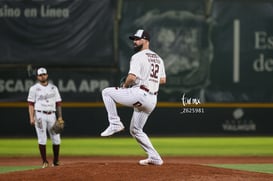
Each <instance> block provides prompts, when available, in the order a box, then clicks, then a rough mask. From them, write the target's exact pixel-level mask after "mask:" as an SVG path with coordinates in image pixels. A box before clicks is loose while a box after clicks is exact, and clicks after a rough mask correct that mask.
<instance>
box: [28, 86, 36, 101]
mask: <svg viewBox="0 0 273 181" xmlns="http://www.w3.org/2000/svg"><path fill="white" fill-rule="evenodd" d="M27 102H35V89H34V87H30V89H29V92H28V97H27Z"/></svg>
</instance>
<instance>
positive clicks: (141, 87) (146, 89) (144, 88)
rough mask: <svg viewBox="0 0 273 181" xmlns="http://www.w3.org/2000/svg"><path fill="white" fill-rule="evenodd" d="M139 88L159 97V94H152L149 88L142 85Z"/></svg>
mask: <svg viewBox="0 0 273 181" xmlns="http://www.w3.org/2000/svg"><path fill="white" fill-rule="evenodd" d="M139 88H140V89H142V90H144V91H145V92H148V93H149V94H152V95H157V92H150V90H149V89H148V88H147V87H145V86H144V85H141V86H140V87H139Z"/></svg>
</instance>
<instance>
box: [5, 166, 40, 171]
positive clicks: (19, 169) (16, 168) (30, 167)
mask: <svg viewBox="0 0 273 181" xmlns="http://www.w3.org/2000/svg"><path fill="white" fill-rule="evenodd" d="M37 168H41V167H40V166H39V167H38V166H0V173H6V172H15V171H23V170H32V169H37Z"/></svg>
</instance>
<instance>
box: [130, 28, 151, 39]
mask: <svg viewBox="0 0 273 181" xmlns="http://www.w3.org/2000/svg"><path fill="white" fill-rule="evenodd" d="M129 39H130V40H135V39H146V40H148V41H150V34H149V33H148V32H147V31H145V30H143V29H139V30H137V32H136V33H135V34H134V35H132V36H129Z"/></svg>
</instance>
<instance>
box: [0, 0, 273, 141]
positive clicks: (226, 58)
mask: <svg viewBox="0 0 273 181" xmlns="http://www.w3.org/2000/svg"><path fill="white" fill-rule="evenodd" d="M272 17H273V2H272V1H271V0H263V1H259V0H252V1H249V2H248V1H245V0H237V1H228V0H214V1H209V0H195V1H192V0H183V1H179V0H170V1H164V0H149V1H139V0H117V1H111V0H98V1H94V0H78V1H72V0H71V1H70V0H67V1H36V0H30V1H28V2H27V3H26V2H24V1H20V0H19V1H10V0H3V1H1V2H0V26H1V27H2V28H1V29H0V39H1V41H0V50H1V51H0V115H1V118H0V120H1V125H3V126H1V127H0V135H1V136H5V135H9V136H10V135H18V136H19V135H29V134H30V133H32V130H31V128H30V127H29V125H28V115H27V107H26V106H27V105H24V106H23V105H22V104H24V103H26V98H27V93H28V89H29V87H30V86H31V85H32V84H33V83H34V82H35V76H34V73H35V69H36V68H37V67H38V66H46V67H47V69H48V72H49V79H50V81H52V82H53V83H54V84H56V85H57V86H58V88H59V90H60V92H61V95H62V98H63V102H64V117H65V119H67V123H68V124H67V130H66V133H65V134H67V135H69V136H70V135H71V136H75V135H99V134H98V133H99V132H100V131H101V130H103V129H104V128H105V127H106V126H107V121H106V112H105V110H104V107H103V106H97V104H100V105H101V104H102V99H101V90H102V89H103V88H105V87H108V86H117V85H119V80H120V78H121V77H122V76H123V75H126V74H127V71H128V68H129V60H130V56H131V55H132V53H133V51H132V42H131V41H129V40H128V36H129V35H130V34H132V33H133V32H135V30H136V29H138V28H145V29H147V30H148V31H149V32H150V33H151V38H152V41H151V48H152V49H153V50H155V51H156V52H158V53H159V54H160V55H161V56H162V58H163V59H164V60H165V67H166V73H167V84H166V85H163V86H161V88H160V93H159V95H158V101H159V105H160V106H159V107H158V108H157V109H156V110H155V112H154V113H153V114H152V116H151V120H150V121H149V122H148V123H147V126H146V129H147V131H149V132H150V133H152V134H162V135H166V134H168V135H169V134H170V135H176V134H179V135H183V134H191V135H195V134H215V135H216V134H224V135H226V134H228V135H234V134H236V135H237V134H239V135H241V134H247V135H263V134H273V132H272V131H270V130H269V128H270V127H272V126H270V120H272V113H271V110H272V108H273V57H272V50H273V26H272V21H273V18H272ZM18 105H21V106H18ZM67 105H69V106H67ZM196 106H197V107H198V108H200V109H196V110H195V109H188V108H192V107H196ZM125 110H126V111H125ZM183 110H185V111H186V112H185V113H181V112H183ZM199 110H201V112H202V113H199V112H198V111H199ZM121 113H122V114H121V115H122V116H125V117H126V118H125V119H126V121H127V122H129V120H130V114H131V111H130V110H128V109H125V108H122V109H121ZM79 123H80V124H79ZM82 123H84V124H82ZM83 125H84V126H83ZM12 128H14V129H12ZM26 130H27V131H26Z"/></svg>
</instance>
